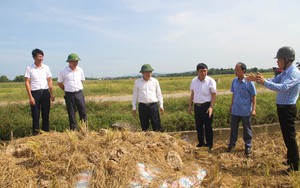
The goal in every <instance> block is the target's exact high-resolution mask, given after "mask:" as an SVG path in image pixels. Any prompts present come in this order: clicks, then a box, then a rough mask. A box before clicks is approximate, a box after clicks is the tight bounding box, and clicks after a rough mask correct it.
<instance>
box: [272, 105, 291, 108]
mask: <svg viewBox="0 0 300 188" xmlns="http://www.w3.org/2000/svg"><path fill="white" fill-rule="evenodd" d="M276 106H277V108H287V107H292V106H295V104H276Z"/></svg>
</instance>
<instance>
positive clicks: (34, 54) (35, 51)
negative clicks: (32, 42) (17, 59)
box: [31, 48, 44, 58]
mask: <svg viewBox="0 0 300 188" xmlns="http://www.w3.org/2000/svg"><path fill="white" fill-rule="evenodd" d="M31 54H32V57H33V58H34V57H35V56H37V55H38V54H41V55H42V56H44V52H43V51H42V50H40V49H38V48H36V49H34V50H32V52H31Z"/></svg>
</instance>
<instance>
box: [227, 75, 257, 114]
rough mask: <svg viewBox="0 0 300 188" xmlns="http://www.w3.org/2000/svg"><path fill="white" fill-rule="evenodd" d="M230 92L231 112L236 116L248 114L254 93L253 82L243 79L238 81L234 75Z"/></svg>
mask: <svg viewBox="0 0 300 188" xmlns="http://www.w3.org/2000/svg"><path fill="white" fill-rule="evenodd" d="M231 92H232V93H233V104H232V108H231V113H232V114H233V115H236V116H250V115H251V111H252V97H253V96H255V95H256V89H255V86H254V83H253V82H247V81H245V80H244V79H243V80H242V81H239V79H238V78H237V77H236V78H234V79H233V81H232V84H231Z"/></svg>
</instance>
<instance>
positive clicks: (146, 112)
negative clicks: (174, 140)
mask: <svg viewBox="0 0 300 188" xmlns="http://www.w3.org/2000/svg"><path fill="white" fill-rule="evenodd" d="M139 118H140V122H141V126H142V130H143V131H147V130H148V129H149V119H150V120H151V125H152V130H153V131H161V125H160V116H159V109H158V105H157V103H149V104H144V103H139Z"/></svg>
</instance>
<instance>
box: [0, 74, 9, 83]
mask: <svg viewBox="0 0 300 188" xmlns="http://www.w3.org/2000/svg"><path fill="white" fill-rule="evenodd" d="M9 81H10V80H9V79H8V78H7V76H5V75H2V76H0V82H9Z"/></svg>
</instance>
